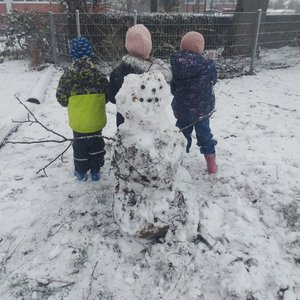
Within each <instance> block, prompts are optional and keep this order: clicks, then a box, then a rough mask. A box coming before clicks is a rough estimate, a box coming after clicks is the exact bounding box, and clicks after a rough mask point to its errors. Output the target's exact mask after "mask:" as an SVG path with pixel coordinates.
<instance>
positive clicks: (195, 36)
mask: <svg viewBox="0 0 300 300" xmlns="http://www.w3.org/2000/svg"><path fill="white" fill-rule="evenodd" d="M204 45H205V42H204V37H203V35H202V34H201V33H199V32H196V31H190V32H188V33H186V34H185V35H184V36H183V38H182V39H181V42H180V50H181V51H190V52H194V53H197V54H202V53H203V50H204Z"/></svg>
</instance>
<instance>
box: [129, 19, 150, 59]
mask: <svg viewBox="0 0 300 300" xmlns="http://www.w3.org/2000/svg"><path fill="white" fill-rule="evenodd" d="M125 48H126V50H127V51H128V53H129V54H130V55H132V56H136V57H139V58H143V59H148V58H149V57H150V53H151V50H152V40H151V33H150V31H149V30H148V29H147V28H146V27H145V26H144V25H143V24H137V25H134V26H132V27H130V28H129V29H128V30H127V33H126V40H125Z"/></svg>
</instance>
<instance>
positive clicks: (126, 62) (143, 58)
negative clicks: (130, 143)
mask: <svg viewBox="0 0 300 300" xmlns="http://www.w3.org/2000/svg"><path fill="white" fill-rule="evenodd" d="M125 48H126V50H127V52H128V54H126V55H125V56H123V57H122V59H121V63H120V64H119V66H118V67H117V68H115V69H114V70H113V71H112V73H111V75H110V83H109V88H108V92H107V97H108V99H109V101H110V102H112V103H116V99H115V96H116V95H117V93H118V91H119V90H120V88H121V86H122V84H123V81H124V77H125V76H127V75H128V74H142V73H145V72H149V71H153V70H158V71H160V72H161V73H162V74H163V75H164V77H165V79H166V81H167V82H170V81H171V78H172V74H171V71H170V69H169V68H168V66H167V65H166V64H165V63H164V62H163V61H162V60H161V59H155V58H152V57H151V55H150V54H151V50H152V40H151V33H150V32H149V30H148V29H147V28H146V27H145V26H144V25H143V24H137V25H134V26H132V27H130V28H129V29H128V31H127V33H126V39H125ZM122 123H124V117H123V116H122V115H121V114H120V113H117V126H119V125H121V124H122Z"/></svg>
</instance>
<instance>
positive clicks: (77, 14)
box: [76, 9, 81, 37]
mask: <svg viewBox="0 0 300 300" xmlns="http://www.w3.org/2000/svg"><path fill="white" fill-rule="evenodd" d="M76 31H77V37H79V36H81V33H80V19H79V10H78V9H77V10H76Z"/></svg>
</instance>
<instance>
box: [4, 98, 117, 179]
mask: <svg viewBox="0 0 300 300" xmlns="http://www.w3.org/2000/svg"><path fill="white" fill-rule="evenodd" d="M15 97H16V99H17V100H18V102H19V103H20V104H21V105H22V106H23V107H24V108H25V109H26V110H27V112H28V118H27V120H26V121H13V122H15V123H19V124H22V123H30V125H32V124H35V123H36V124H38V125H40V126H41V127H42V128H44V129H45V130H46V131H48V132H51V133H52V134H54V135H56V136H58V137H60V138H61V139H42V140H32V141H9V140H7V141H5V143H7V144H26V145H29V144H43V143H58V144H61V143H65V142H70V144H69V145H68V146H67V148H66V149H65V150H64V151H62V152H61V153H60V154H59V155H57V156H56V157H55V158H54V159H53V160H51V161H50V163H48V164H47V165H46V166H44V167H43V168H41V169H39V170H38V171H37V172H36V174H39V173H40V172H41V171H43V172H44V175H45V177H47V173H46V168H47V167H49V166H50V165H51V164H52V163H54V162H55V161H56V160H57V159H58V158H61V159H62V160H63V155H64V154H65V153H66V152H67V150H68V149H69V148H70V147H71V145H72V143H73V142H74V141H76V140H83V139H92V138H103V139H107V140H113V141H116V140H115V139H114V138H109V137H105V136H103V135H101V134H96V135H87V136H80V137H74V138H67V137H65V136H64V135H62V134H60V133H58V132H56V131H54V130H52V129H49V128H48V127H47V126H45V125H44V124H43V123H42V122H40V121H39V120H38V119H37V118H36V116H35V115H34V113H33V112H32V111H31V110H30V109H29V108H28V107H27V106H26V105H25V104H24V103H23V102H22V101H21V99H20V98H19V97H17V96H16V95H15ZM30 116H31V117H32V118H33V119H34V120H30Z"/></svg>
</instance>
